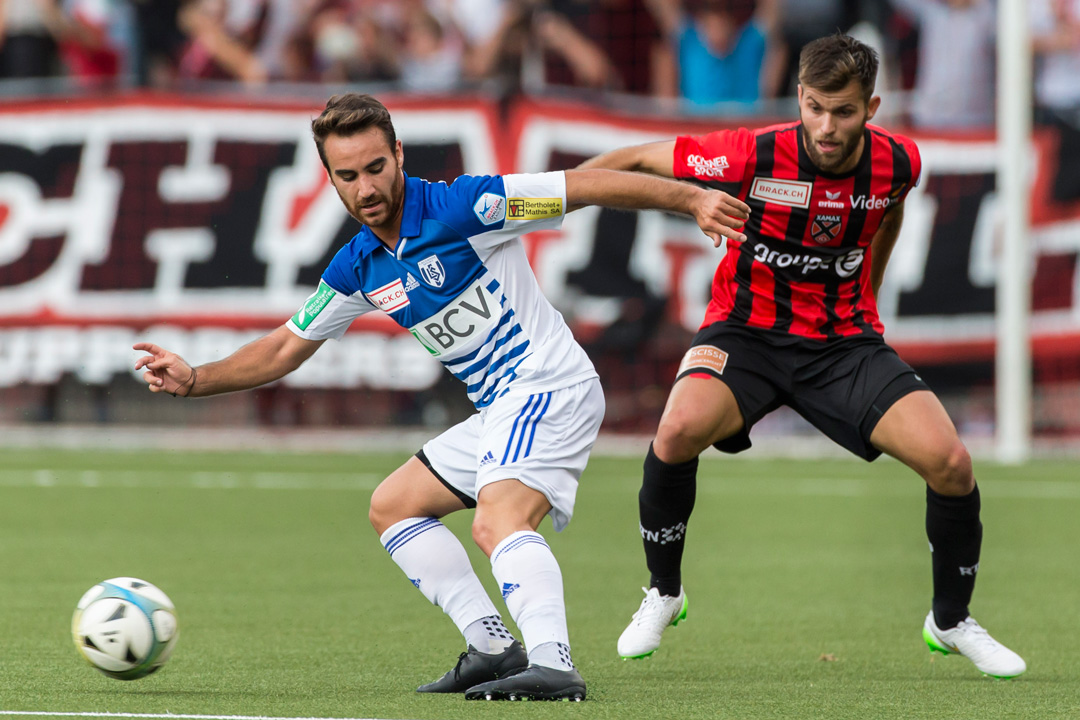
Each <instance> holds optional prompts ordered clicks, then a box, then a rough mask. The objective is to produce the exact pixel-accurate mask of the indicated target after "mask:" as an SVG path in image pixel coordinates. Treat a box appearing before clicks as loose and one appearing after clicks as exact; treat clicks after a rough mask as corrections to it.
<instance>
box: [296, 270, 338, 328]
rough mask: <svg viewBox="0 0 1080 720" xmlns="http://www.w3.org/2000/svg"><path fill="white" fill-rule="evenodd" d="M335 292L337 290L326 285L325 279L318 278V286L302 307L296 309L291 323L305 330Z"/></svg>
mask: <svg viewBox="0 0 1080 720" xmlns="http://www.w3.org/2000/svg"><path fill="white" fill-rule="evenodd" d="M336 294H337V291H335V290H334V288H332V287H330V286H329V285H327V284H326V281H325V280H320V281H319V287H318V288H317V289H316V290H315V292H314V293H312V294H311V296H310V297H308V299H307V302H305V303H304V307H302V308H300V309H299V310H297V311H296V314H295V315H293V318H292V321H293V324H294V325H296V327H298V328H300V329H301V330H307V328H308V325H310V324H311V321H312V320H314V319H315V317H316V316H317V315H318V314H319V313H321V312H322V311H323V308H325V307H326V305H327V303H329V302H330V300H331V299H333V297H334V295H336Z"/></svg>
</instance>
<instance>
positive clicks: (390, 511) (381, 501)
mask: <svg viewBox="0 0 1080 720" xmlns="http://www.w3.org/2000/svg"><path fill="white" fill-rule="evenodd" d="M397 507H398V503H396V502H394V499H393V498H392V497H391V493H390V492H388V491H387V490H386V489H385V488H384V487H383V486H382V485H379V486H378V487H377V488H375V492H373V493H372V494H371V504H370V505H369V506H368V522H370V523H371V527H373V528H375V532H377V533H378V534H379V535H382V534H383V533H384V532H386V529H387V528H389V527H390V526H391V525H393V524H394V523H395V522H397V521H398V520H399V519H401V518H397V517H396V515H397V514H398V513H397Z"/></svg>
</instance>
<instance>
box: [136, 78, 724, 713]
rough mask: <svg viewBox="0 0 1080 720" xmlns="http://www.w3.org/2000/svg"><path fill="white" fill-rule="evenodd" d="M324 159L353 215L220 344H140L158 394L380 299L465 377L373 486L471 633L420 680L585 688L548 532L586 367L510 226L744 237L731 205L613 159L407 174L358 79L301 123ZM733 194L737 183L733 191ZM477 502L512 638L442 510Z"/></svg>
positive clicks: (244, 381) (295, 352)
mask: <svg viewBox="0 0 1080 720" xmlns="http://www.w3.org/2000/svg"><path fill="white" fill-rule="evenodd" d="M312 133H313V135H314V137H315V143H316V145H317V147H318V149H319V154H320V156H321V157H322V160H323V163H324V165H325V166H326V170H327V173H328V174H329V176H330V180H331V182H332V183H333V185H334V187H335V188H336V189H337V192H338V195H339V197H340V198H341V201H342V203H344V205H345V207H346V209H347V210H348V211H349V213H350V214H351V215H352V216H353V217H354V218H356V219H357V220H358V221H360V223H362V224H363V225H364V227H363V228H361V230H360V232H359V233H357V235H356V236H355V237H354V238H353V239H352V240H351V241H350V242H349V243H348V244H347V245H345V247H343V248H342V249H341V250H340V251H339V252H338V253H337V255H336V256H335V257H334V259H333V260H332V261H331V263H330V265H329V267H327V268H326V271H325V272H324V273H323V276H322V281H321V282H320V284H319V287H318V289H317V290H316V291H315V293H314V294H313V295H311V297H309V298H308V300H307V302H306V303H305V305H304V306H303V307H302V308H301V309H300V311H299V312H297V313H296V315H295V316H293V317H292V318H291V319H290V320H288V321H287V322H286V323H285V324H284V325H282V326H281V327H280V328H278V329H277V330H275V331H273V332H271V333H270V334H268V335H266V336H265V337H263V338H261V339H259V340H256V341H254V342H253V343H250V344H249V345H246V346H244V347H242V348H240V349H239V350H237V351H236V352H234V353H233V354H232V355H230V356H228V357H227V358H225V359H223V360H220V361H217V362H212V363H208V364H205V365H201V366H199V367H193V366H191V365H188V364H187V363H186V362H185V361H184V360H183V359H182V358H180V357H179V356H177V355H176V354H175V353H171V352H168V351H167V350H164V349H163V348H160V347H158V346H156V345H153V344H151V343H138V344H136V345H135V349H137V350H143V351H145V352H146V353H148V354H147V355H145V356H144V357H141V358H140V359H139V360H138V361H137V363H136V369H139V368H145V369H146V372H145V373H144V375H143V377H144V378H145V380H146V382H147V383H148V385H149V388H150V390H152V391H154V392H167V393H171V394H174V395H182V396H191V397H196V396H205V395H214V394H218V393H224V392H231V391H236V390H244V389H248V388H253V387H256V386H258V385H262V384H263V383H267V382H271V381H274V380H277V379H279V378H281V377H283V376H284V375H286V374H288V373H289V372H291V371H293V370H295V369H296V368H298V367H299V366H300V364H301V363H303V362H304V361H305V360H306V359H307V358H309V357H310V356H311V355H312V354H313V353H314V352H315V351H316V350H317V349H318V348H319V346H320V345H321V344H322V343H323V342H324V341H325V340H326V339H328V338H340V337H341V336H342V335H343V334H344V333H345V331H346V329H347V328H348V327H349V325H350V324H351V323H352V321H353V320H354V319H355V318H356V317H358V316H360V315H363V314H364V313H367V312H371V311H374V310H382V311H383V312H385V313H387V314H388V315H389V316H390V317H391V318H392V319H393V320H394V321H395V322H397V323H398V324H399V325H401V326H402V327H404V328H407V329H408V330H409V331H410V332H411V333H412V334H413V335H414V336H415V337H416V339H417V340H418V341H419V342H420V343H421V344H422V345H423V346H424V347H425V348H427V350H428V351H429V352H430V353H431V354H432V355H433V356H434V357H435V358H437V359H438V360H439V361H440V362H441V363H442V364H443V365H444V366H445V367H446V368H447V369H448V370H449V371H450V372H451V373H453V374H454V376H455V377H457V378H458V379H460V380H461V381H462V382H464V383H465V385H466V388H467V392H468V395H469V398H470V399H471V400H472V401H473V403H474V404H475V405H476V408H477V412H476V414H474V415H472V416H471V417H470V418H468V419H467V420H465V421H464V422H462V423H460V424H458V425H456V426H454V427H452V428H450V429H449V430H447V431H446V432H444V433H443V434H442V435H439V436H438V437H436V438H435V439H433V440H431V441H430V442H428V443H427V444H426V445H424V447H423V449H422V450H421V451H420V452H418V453H417V454H416V455H415V456H413V457H411V458H410V459H409V460H408V461H407V462H406V463H405V464H404V465H402V466H401V467H400V468H398V469H397V470H395V471H394V472H393V473H391V475H390V476H389V477H388V478H386V479H385V480H384V481H383V482H382V483H381V484H380V485H379V487H378V488H377V489H376V490H375V492H374V493H373V495H372V498H371V508H370V513H369V518H370V520H371V523H372V525H373V526H374V528H375V530H376V531H377V532H378V533H379V536H380V539H381V541H382V544H383V545H384V547H385V548H386V550H387V551H388V552H389V553H390V556H391V558H393V560H394V562H396V563H397V564H398V565H399V566H400V567H401V569H402V570H403V571H404V572H405V574H406V576H407V577H408V578H409V579H410V580H411V581H412V583H413V584H414V585H416V587H417V588H418V589H419V590H420V592H422V593H423V594H424V596H425V597H427V598H428V600H430V601H431V602H432V603H434V604H436V605H438V606H439V607H440V608H442V610H443V611H444V612H445V613H446V614H447V615H449V616H450V619H451V620H453V622H454V624H455V625H457V627H458V629H459V630H460V631H461V632H462V634H463V635H464V637H465V641H466V646H467V650H466V652H464V653H462V654H461V656H460V658H459V659H458V663H457V665H456V666H455V667H454V668H453V669H452V670H450V671H449V672H447V673H446V675H445V676H443V677H442V678H440V679H439V680H436V681H435V682H432V683H429V684H427V685H423V686H421V687H420V688H418V690H419V691H420V692H437V693H438V692H442V693H446V692H464V693H465V696H466V698H469V699H519V698H520V699H526V698H529V699H533V698H536V699H562V698H568V699H579V700H583V699H584V698H585V682H584V680H582V678H581V675H580V674H579V673H578V671H577V670H576V669H575V668H574V665H573V663H572V662H571V657H570V640H569V635H568V632H567V627H566V612H565V607H564V603H563V587H562V574H561V572H560V570H559V565H558V563H557V562H556V560H555V557H554V556H553V555H552V553H551V550H550V549H549V547H548V545H547V543H546V542H545V541H544V538H543V536H542V535H540V534H539V533H537V532H536V528H537V527H538V526H539V524H540V521H541V520H542V519H543V518H544V517H545V516H546V515H550V516H551V519H552V523H553V525H554V527H555V529H556V530H562V529H563V528H564V527H565V526H566V524H567V523H568V522H569V521H570V517H571V515H572V514H573V510H574V497H575V494H576V491H577V483H578V478H579V477H580V475H581V473H582V471H583V470H584V469H585V463H586V461H587V459H588V456H589V451H590V450H591V448H592V446H593V442H594V441H595V439H596V435H597V432H598V430H599V428H600V422H601V420H602V419H603V415H604V397H603V393H602V391H601V389H600V384H599V381H598V379H597V375H596V371H595V370H594V369H593V366H592V363H591V362H590V361H589V358H588V357H587V356H586V354H585V352H584V351H583V350H582V349H581V347H580V346H579V345H578V344H577V342H576V341H575V340H574V338H573V336H572V335H571V333H570V330H569V328H568V327H567V326H566V323H565V322H564V321H563V319H562V316H561V315H560V314H559V313H558V312H557V311H556V310H555V309H554V308H553V307H552V306H551V304H550V303H549V302H548V301H547V299H546V298H545V297H544V296H543V295H542V294H541V292H540V288H539V285H538V284H537V282H536V279H535V277H534V276H533V274H532V270H531V269H530V267H529V264H528V261H527V259H526V255H525V251H524V248H523V246H522V243H521V241H520V239H519V236H520V235H521V234H522V233H524V232H528V231H532V230H536V229H541V228H557V227H559V226H560V224H561V222H562V218H563V215H564V214H565V212H567V211H568V210H572V209H575V208H577V207H582V206H585V205H604V206H608V207H621V208H627V209H633V208H646V207H649V208H656V209H662V210H669V211H673V212H681V213H684V214H687V215H691V216H693V217H694V218H695V219H696V220H697V221H698V224H699V226H700V227H701V228H702V230H703V231H704V232H705V233H706V234H707V235H709V236H710V237H711V238H712V239H713V241H714V244H717V245H719V243H720V241H721V238H722V236H723V237H733V238H738V237H739V236H740V233H739V231H738V230H737V228H738V227H740V226H741V225H742V223H743V221H744V220H745V216H744V215H742V213H741V210H740V206H741V203H738V204H733V202H732V200H731V198H730V196H728V195H726V194H725V193H723V192H719V191H715V190H706V189H703V188H700V187H697V186H693V185H689V184H684V183H678V182H674V181H671V180H664V179H660V178H654V177H649V176H645V175H640V174H636V173H621V172H615V171H610V170H568V171H566V172H552V173H541V174H534V175H506V176H502V177H498V176H494V177H471V176H462V177H460V178H458V179H457V180H455V181H454V183H453V184H451V185H446V184H445V183H429V182H426V181H424V180H420V179H418V178H412V177H409V176H407V175H406V174H405V173H404V172H403V170H402V164H403V160H404V156H403V153H402V148H401V142H400V141H399V140H397V137H396V133H395V130H394V126H393V124H392V122H391V119H390V114H389V113H388V112H387V110H386V108H385V107H383V105H382V104H381V103H380V102H379V101H378V100H376V99H375V98H372V97H371V96H368V95H360V94H346V95H339V96H335V97H332V98H331V99H330V100H329V102H328V103H327V105H326V109H325V110H324V111H323V112H322V114H321V115H320V116H319V117H318V118H316V119H315V120H314V121H313V122H312ZM736 202H737V201H736ZM468 507H474V508H476V513H475V516H474V519H473V524H472V535H473V539H474V540H475V541H476V543H477V545H479V547H480V548H481V549H482V550H483V551H484V553H485V554H487V556H488V557H489V558H490V559H491V569H492V574H493V575H494V576H495V579H496V581H497V582H498V585H499V589H500V591H501V592H502V596H503V599H504V601H505V602H506V606H507V609H508V610H509V611H510V615H511V617H512V618H513V619H514V621H515V622H516V623H517V625H518V627H519V628H520V630H521V633H522V636H523V639H524V643H525V646H524V648H523V647H522V645H521V643H519V642H518V641H517V640H515V639H514V638H513V637H512V636H511V635H510V633H509V632H508V631H507V629H506V627H505V626H504V625H503V623H502V620H501V619H500V616H499V612H498V611H497V610H496V609H495V606H494V604H493V603H492V602H491V600H490V599H489V597H488V595H487V594H486V592H485V591H484V588H483V587H482V585H481V583H480V580H479V578H478V577H477V576H476V574H475V572H474V571H473V569H472V566H471V565H470V563H469V560H468V557H467V555H466V553H465V548H464V547H463V546H462V544H461V542H460V541H459V540H458V539H457V538H456V537H455V536H454V535H453V534H452V533H451V532H450V531H449V530H448V529H447V528H446V527H445V526H444V525H443V524H442V523H441V522H440V521H439V518H441V517H443V516H444V515H447V514H449V513H452V512H454V511H457V510H462V509H464V508H468Z"/></svg>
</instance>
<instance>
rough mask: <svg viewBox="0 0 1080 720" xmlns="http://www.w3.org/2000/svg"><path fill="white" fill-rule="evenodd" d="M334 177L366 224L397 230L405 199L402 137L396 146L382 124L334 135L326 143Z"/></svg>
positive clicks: (348, 204)
mask: <svg viewBox="0 0 1080 720" xmlns="http://www.w3.org/2000/svg"><path fill="white" fill-rule="evenodd" d="M323 152H324V153H325V154H326V161H327V164H329V166H330V180H331V182H332V183H333V184H334V189H336V190H337V193H338V197H340V198H341V202H342V203H343V204H344V205H345V209H346V210H348V211H349V214H350V215H352V216H353V217H354V218H356V219H357V220H359V221H360V222H362V223H363V224H364V225H367V226H368V227H370V228H372V229H373V230H379V229H382V228H386V229H388V230H395V231H396V227H392V226H394V225H395V224H396V223H397V222H398V221H400V219H401V207H402V202H403V200H404V199H405V178H404V176H402V174H401V165H402V162H403V160H404V158H403V155H402V150H401V141H400V140H399V141H397V142H396V143H395V145H394V147H391V146H390V144H389V143H388V142H387V139H386V135H385V134H384V133H383V131H382V130H380V129H379V128H370V129H368V130H365V131H364V132H360V133H357V134H355V135H349V136H341V135H330V136H329V137H327V138H326V141H325V142H324V143H323Z"/></svg>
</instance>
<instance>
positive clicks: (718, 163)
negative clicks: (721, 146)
mask: <svg viewBox="0 0 1080 720" xmlns="http://www.w3.org/2000/svg"><path fill="white" fill-rule="evenodd" d="M686 164H687V165H689V166H690V168H691V169H693V171H694V176H695V177H707V178H722V177H724V171H725V170H727V169H728V168H729V167H730V165H728V159H727V155H721V156H720V157H715V158H707V157H705V156H703V155H687V156H686Z"/></svg>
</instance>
